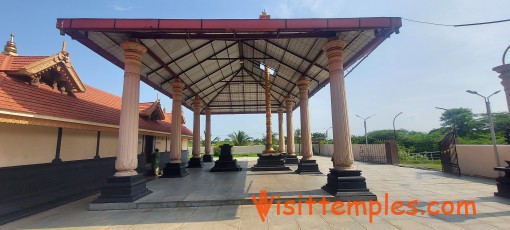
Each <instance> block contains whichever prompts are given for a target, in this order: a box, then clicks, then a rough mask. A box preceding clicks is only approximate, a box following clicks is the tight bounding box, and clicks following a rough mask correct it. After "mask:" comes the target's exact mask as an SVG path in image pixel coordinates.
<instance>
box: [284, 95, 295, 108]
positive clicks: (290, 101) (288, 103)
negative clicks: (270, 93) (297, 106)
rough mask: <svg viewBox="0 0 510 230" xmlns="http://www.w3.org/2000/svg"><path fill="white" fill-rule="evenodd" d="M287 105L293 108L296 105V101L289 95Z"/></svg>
mask: <svg viewBox="0 0 510 230" xmlns="http://www.w3.org/2000/svg"><path fill="white" fill-rule="evenodd" d="M285 105H286V106H293V105H294V99H292V97H291V96H290V95H289V96H287V97H285Z"/></svg>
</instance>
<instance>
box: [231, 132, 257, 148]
mask: <svg viewBox="0 0 510 230" xmlns="http://www.w3.org/2000/svg"><path fill="white" fill-rule="evenodd" d="M228 136H229V137H230V139H232V144H234V146H244V145H248V143H250V141H251V140H252V139H253V138H251V137H250V136H248V134H246V133H245V132H244V131H241V130H239V131H237V133H236V132H233V133H231V134H229V135H228Z"/></svg>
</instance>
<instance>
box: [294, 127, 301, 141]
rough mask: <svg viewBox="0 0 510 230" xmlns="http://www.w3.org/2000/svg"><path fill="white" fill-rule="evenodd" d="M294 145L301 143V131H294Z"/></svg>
mask: <svg viewBox="0 0 510 230" xmlns="http://www.w3.org/2000/svg"><path fill="white" fill-rule="evenodd" d="M294 143H301V129H296V131H294Z"/></svg>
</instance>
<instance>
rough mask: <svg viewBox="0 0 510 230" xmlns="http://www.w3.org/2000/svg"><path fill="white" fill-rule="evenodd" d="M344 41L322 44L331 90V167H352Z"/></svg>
mask: <svg viewBox="0 0 510 230" xmlns="http://www.w3.org/2000/svg"><path fill="white" fill-rule="evenodd" d="M344 46H345V42H344V41H341V40H334V41H331V42H328V43H327V44H326V45H325V46H324V48H323V49H324V51H325V52H326V55H327V56H328V69H329V87H330V91H331V117H332V126H333V167H334V168H335V169H341V170H344V169H354V164H353V163H354V156H353V154H352V145H351V132H350V130H349V113H348V112H347V98H346V93H345V81H344V67H343V56H342V54H343V48H344Z"/></svg>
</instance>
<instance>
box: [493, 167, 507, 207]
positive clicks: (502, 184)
mask: <svg viewBox="0 0 510 230" xmlns="http://www.w3.org/2000/svg"><path fill="white" fill-rule="evenodd" d="M506 163H507V164H508V166H507V167H495V168H494V170H496V171H502V172H505V175H504V176H500V177H498V178H496V182H497V183H496V186H497V187H498V191H497V192H495V193H494V195H495V196H499V197H503V198H507V199H510V161H506Z"/></svg>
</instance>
